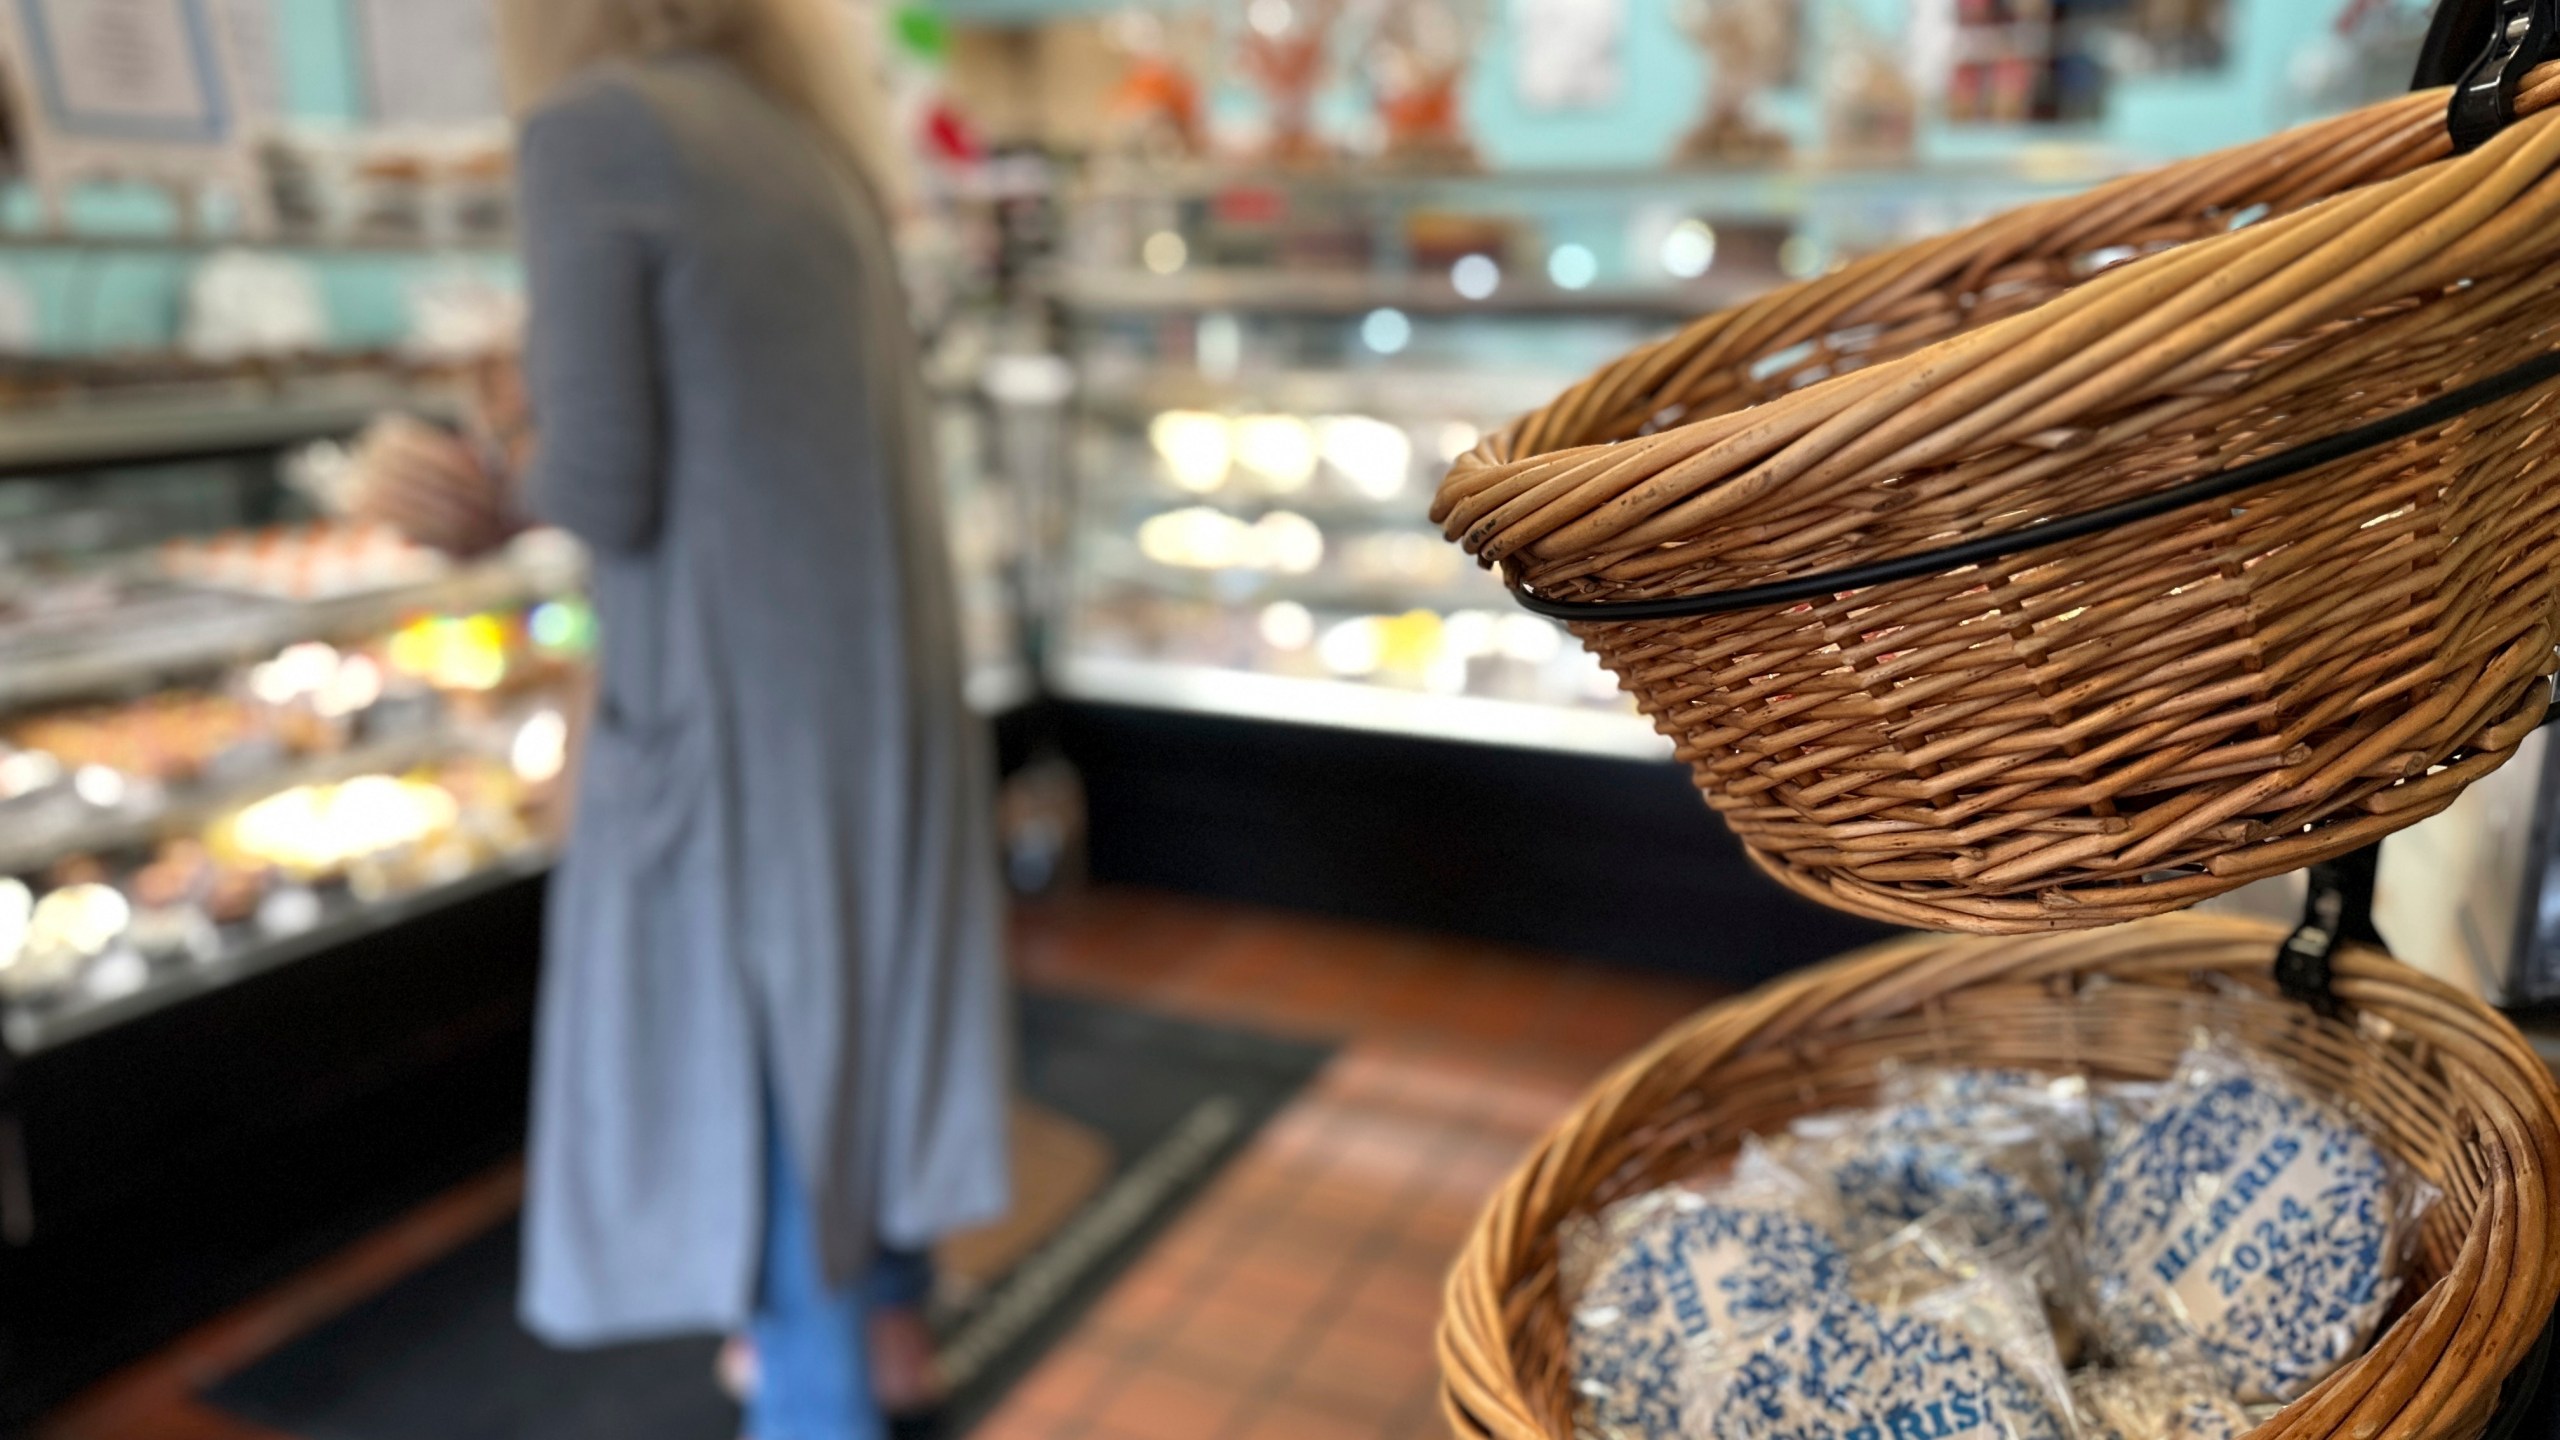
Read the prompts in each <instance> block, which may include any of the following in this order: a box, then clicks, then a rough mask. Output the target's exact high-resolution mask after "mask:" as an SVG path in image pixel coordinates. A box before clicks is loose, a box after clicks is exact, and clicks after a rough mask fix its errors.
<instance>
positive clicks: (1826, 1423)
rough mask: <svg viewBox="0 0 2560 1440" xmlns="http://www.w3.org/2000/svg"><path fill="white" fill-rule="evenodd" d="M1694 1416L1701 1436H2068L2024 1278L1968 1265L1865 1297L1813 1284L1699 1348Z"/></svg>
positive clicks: (2046, 1334) (1771, 1439)
mask: <svg viewBox="0 0 2560 1440" xmlns="http://www.w3.org/2000/svg"><path fill="white" fill-rule="evenodd" d="M1690 1389H1691V1391H1692V1393H1693V1394H1694V1395H1695V1396H1696V1397H1697V1398H1696V1399H1695V1400H1694V1401H1693V1402H1692V1404H1691V1407H1690V1408H1691V1410H1692V1411H1693V1413H1694V1418H1695V1421H1696V1423H1695V1424H1694V1425H1693V1427H1692V1428H1691V1429H1690V1430H1689V1431H1687V1432H1686V1433H1687V1434H1689V1435H1691V1436H1701V1437H1703V1436H1713V1437H1715V1440H1805V1437H1824V1440H2075V1436H2076V1426H2075V1422H2074V1419H2073V1416H2072V1411H2071V1400H2070V1393H2069V1389H2068V1386H2067V1383H2066V1381H2065V1378H2064V1374H2063V1369H2062V1361H2061V1357H2060V1356H2059V1355H2058V1354H2056V1353H2055V1350H2054V1347H2053V1337H2052V1332H2051V1331H2050V1330H2048V1329H2047V1328H2046V1327H2045V1324H2044V1308H2043V1303H2042V1301H2041V1300H2040V1299H2039V1297H2038V1296H2037V1295H2036V1293H2035V1289H2034V1287H2033V1286H2032V1285H2031V1284H2029V1283H2028V1282H2027V1281H2026V1280H2025V1278H2024V1277H2022V1276H2019V1275H2017V1274H2016V1273H2014V1272H2009V1271H2003V1270H1999V1269H1976V1270H1975V1271H1974V1272H1973V1273H1972V1274H1970V1275H1967V1276H1964V1277H1962V1278H1958V1279H1955V1280H1953V1281H1952V1282H1951V1283H1948V1284H1945V1285H1942V1286H1940V1287H1939V1288H1937V1289H1934V1290H1927V1291H1925V1292H1922V1293H1918V1294H1915V1295H1910V1296H1907V1297H1905V1298H1903V1299H1901V1300H1899V1301H1896V1302H1887V1303H1879V1302H1877V1301H1875V1300H1872V1299H1869V1298H1867V1297H1866V1296H1864V1295H1861V1294H1857V1293H1849V1294H1839V1293H1832V1294H1825V1295H1822V1296H1819V1297H1817V1298H1815V1299H1813V1300H1812V1301H1811V1302H1809V1303H1807V1304H1806V1305H1804V1306H1803V1307H1801V1308H1800V1309H1798V1310H1796V1311H1795V1312H1794V1313H1792V1314H1790V1315H1788V1316H1786V1317H1785V1318H1784V1319H1783V1320H1782V1321H1780V1322H1779V1323H1777V1324H1774V1325H1770V1326H1766V1327H1764V1328H1762V1329H1760V1330H1758V1331H1756V1332H1754V1333H1752V1334H1749V1335H1745V1336H1741V1337H1738V1338H1737V1339H1736V1340H1735V1341H1734V1342H1733V1343H1730V1344H1727V1345H1722V1346H1717V1347H1712V1348H1710V1349H1707V1350H1704V1351H1701V1352H1699V1355H1698V1373H1697V1375H1696V1378H1695V1379H1694V1381H1693V1382H1692V1384H1691V1386H1690Z"/></svg>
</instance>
